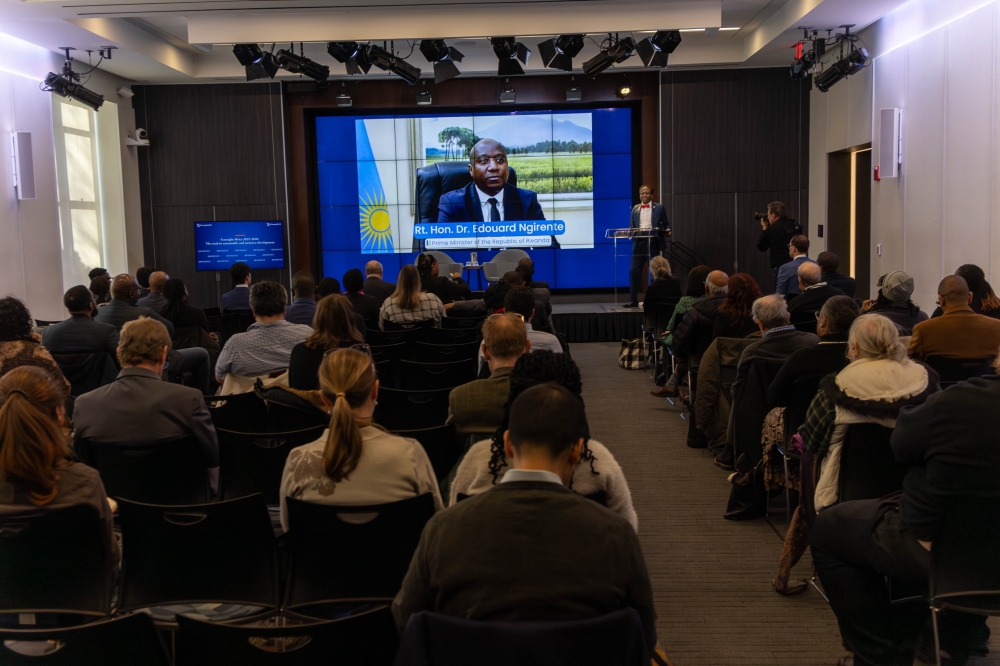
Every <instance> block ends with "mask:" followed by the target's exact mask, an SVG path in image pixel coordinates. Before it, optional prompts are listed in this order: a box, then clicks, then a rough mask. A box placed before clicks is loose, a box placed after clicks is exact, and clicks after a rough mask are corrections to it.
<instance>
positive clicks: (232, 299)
mask: <svg viewBox="0 0 1000 666" xmlns="http://www.w3.org/2000/svg"><path fill="white" fill-rule="evenodd" d="M227 312H250V288H249V287H245V286H242V285H240V286H237V287H233V290H232V291H227V292H226V293H224V294H223V295H222V314H225V313H227Z"/></svg>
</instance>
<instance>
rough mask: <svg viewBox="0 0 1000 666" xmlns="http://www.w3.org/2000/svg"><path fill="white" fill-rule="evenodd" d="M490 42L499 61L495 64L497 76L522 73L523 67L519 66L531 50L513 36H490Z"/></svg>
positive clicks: (520, 74)
mask: <svg viewBox="0 0 1000 666" xmlns="http://www.w3.org/2000/svg"><path fill="white" fill-rule="evenodd" d="M490 44H492V45H493V53H495V54H496V56H497V59H498V60H499V61H500V64H499V65H498V66H497V76H523V75H524V68H523V67H521V64H524V65H527V64H528V56H530V55H531V50H530V49H529V48H528V47H527V46H525V45H524V44H522V43H521V42H519V41H517V40H516V39H515V38H514V37H490ZM518 60H520V61H521V64H518V62H517V61H518ZM512 101H513V100H512Z"/></svg>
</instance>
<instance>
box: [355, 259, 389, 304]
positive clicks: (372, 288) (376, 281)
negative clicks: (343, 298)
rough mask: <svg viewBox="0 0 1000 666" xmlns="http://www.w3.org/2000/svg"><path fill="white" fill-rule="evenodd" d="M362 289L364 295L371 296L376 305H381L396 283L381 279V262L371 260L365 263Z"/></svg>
mask: <svg viewBox="0 0 1000 666" xmlns="http://www.w3.org/2000/svg"><path fill="white" fill-rule="evenodd" d="M362 291H364V292H365V296H371V297H372V298H374V299H375V301H376V302H377V303H378V306H379V307H382V303H384V302H385V299H387V298H389V297H390V296H392V292H394V291H396V285H394V284H393V283H391V282H385V281H383V280H382V264H380V263H379V262H377V261H374V260H372V261H369V262H368V263H367V264H365V286H364V289H363V290H362Z"/></svg>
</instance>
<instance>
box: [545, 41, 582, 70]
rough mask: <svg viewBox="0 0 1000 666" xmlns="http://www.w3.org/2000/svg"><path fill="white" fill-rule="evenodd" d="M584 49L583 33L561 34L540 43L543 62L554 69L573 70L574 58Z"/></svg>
mask: <svg viewBox="0 0 1000 666" xmlns="http://www.w3.org/2000/svg"><path fill="white" fill-rule="evenodd" d="M582 49H583V35H559V36H558V37H553V38H552V39H547V40H545V41H544V42H540V43H539V44H538V55H540V56H541V58H542V64H543V65H545V66H546V67H550V68H552V69H562V70H565V71H567V72H571V71H573V58H575V57H576V56H577V55H578V54H579V53H580V51H581V50H582Z"/></svg>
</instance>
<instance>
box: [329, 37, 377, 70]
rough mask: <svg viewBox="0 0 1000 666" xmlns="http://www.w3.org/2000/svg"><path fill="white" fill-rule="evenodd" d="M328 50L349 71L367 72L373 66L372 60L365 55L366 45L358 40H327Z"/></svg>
mask: <svg viewBox="0 0 1000 666" xmlns="http://www.w3.org/2000/svg"><path fill="white" fill-rule="evenodd" d="M326 52H327V53H329V54H330V55H331V56H333V59H334V60H336V61H337V62H340V63H343V64H344V66H345V67H346V69H347V73H348V74H350V75H351V76H353V75H355V74H367V73H368V70H370V69H371V68H372V63H371V61H369V60H368V58H367V56H366V55H365V45H364V44H359V43H357V42H327V45H326Z"/></svg>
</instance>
